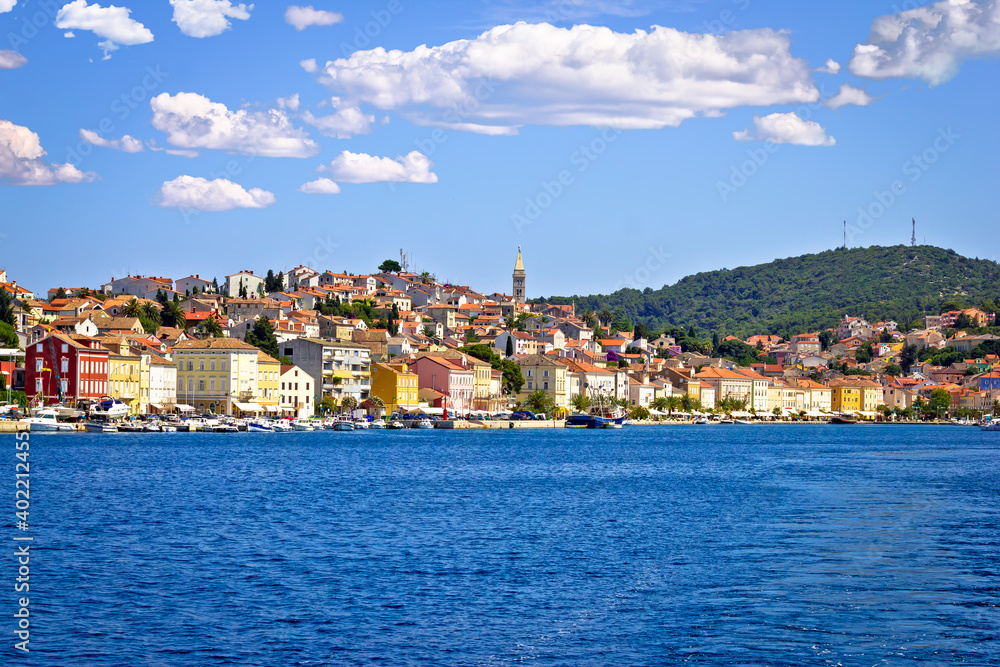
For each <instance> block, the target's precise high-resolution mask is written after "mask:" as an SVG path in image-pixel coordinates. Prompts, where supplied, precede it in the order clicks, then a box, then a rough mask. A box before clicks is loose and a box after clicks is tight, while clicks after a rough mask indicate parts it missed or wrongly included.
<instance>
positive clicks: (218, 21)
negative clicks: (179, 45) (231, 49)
mask: <svg viewBox="0 0 1000 667" xmlns="http://www.w3.org/2000/svg"><path fill="white" fill-rule="evenodd" d="M170 5H171V6H172V7H173V8H174V18H173V19H171V20H172V21H173V22H174V23H176V24H177V27H178V28H180V29H181V32H182V33H184V34H185V35H187V36H188V37H214V36H216V35H221V34H222V33H224V32H225V31H226V30H229V28H230V26H231V24H230V22H229V19H238V20H240V21H246V20H247V19H249V18H250V12H251V11H253V5H250V6H249V7H247V6H246V5H245V4H243V3H240V4H239V5H233V3H232V2H229V1H228V0H170Z"/></svg>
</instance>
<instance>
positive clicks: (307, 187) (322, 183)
mask: <svg viewBox="0 0 1000 667" xmlns="http://www.w3.org/2000/svg"><path fill="white" fill-rule="evenodd" d="M299 192H304V193H306V194H307V195H339V194H340V186H339V185H337V184H336V183H334V182H333V181H331V180H330V179H329V178H320V179H317V180H315V181H310V182H308V183H304V184H303V185H302V187H300V188H299Z"/></svg>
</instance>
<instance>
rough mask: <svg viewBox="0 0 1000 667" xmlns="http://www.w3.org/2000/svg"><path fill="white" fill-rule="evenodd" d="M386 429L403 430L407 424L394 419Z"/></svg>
mask: <svg viewBox="0 0 1000 667" xmlns="http://www.w3.org/2000/svg"><path fill="white" fill-rule="evenodd" d="M386 428H391V429H394V430H395V429H401V428H406V424H404V423H403V420H402V419H392V420H390V421H389V423H388V424H387V425H386Z"/></svg>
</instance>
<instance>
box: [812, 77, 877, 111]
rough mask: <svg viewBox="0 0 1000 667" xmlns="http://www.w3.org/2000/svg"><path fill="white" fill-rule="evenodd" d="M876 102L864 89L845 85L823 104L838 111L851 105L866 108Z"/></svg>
mask: <svg viewBox="0 0 1000 667" xmlns="http://www.w3.org/2000/svg"><path fill="white" fill-rule="evenodd" d="M874 101H875V98H874V97H872V96H871V95H869V94H868V93H867V92H865V89H864V88H855V87H854V86H852V85H850V84H847V83H845V84H843V85H842V86H840V90H839V91H838V92H837V94H836V95H834V96H833V97H831V98H830V99H828V100H826V101H825V102H823V104H825V105H826V106H828V107H830V108H831V109H834V110H836V109H839V108H840V107H846V106H848V105H851V104H853V105H856V106H859V107H866V106H868V105H869V104H871V103H872V102H874Z"/></svg>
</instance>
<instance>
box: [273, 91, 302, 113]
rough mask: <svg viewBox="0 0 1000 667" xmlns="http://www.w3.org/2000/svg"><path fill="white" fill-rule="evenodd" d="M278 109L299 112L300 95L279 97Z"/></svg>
mask: <svg viewBox="0 0 1000 667" xmlns="http://www.w3.org/2000/svg"><path fill="white" fill-rule="evenodd" d="M278 108H279V109H288V110H290V111H298V110H299V94H298V93H295V94H294V95H290V96H289V97H279V98H278Z"/></svg>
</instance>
